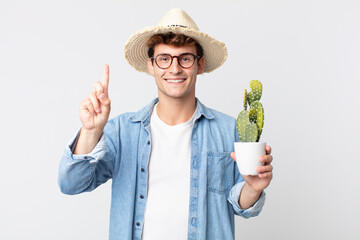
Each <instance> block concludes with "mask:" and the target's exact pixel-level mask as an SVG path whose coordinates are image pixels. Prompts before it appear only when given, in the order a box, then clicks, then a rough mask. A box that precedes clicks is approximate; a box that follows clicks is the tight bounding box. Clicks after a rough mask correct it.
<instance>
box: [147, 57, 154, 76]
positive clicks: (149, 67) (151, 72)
mask: <svg viewBox="0 0 360 240" xmlns="http://www.w3.org/2000/svg"><path fill="white" fill-rule="evenodd" d="M147 67H148V71H149V73H150V74H151V75H152V76H154V65H153V63H152V61H151V58H148V60H147Z"/></svg>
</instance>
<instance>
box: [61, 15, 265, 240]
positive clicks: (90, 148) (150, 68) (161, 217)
mask: <svg viewBox="0 0 360 240" xmlns="http://www.w3.org/2000/svg"><path fill="white" fill-rule="evenodd" d="M226 56H227V52H226V48H225V45H224V44H223V43H221V42H219V41H217V40H215V39H213V38H212V37H210V36H208V35H206V34H204V33H201V32H200V31H199V30H198V28H197V26H196V24H195V23H194V22H193V20H192V19H191V18H190V17H189V16H188V15H187V14H186V13H185V12H184V11H182V10H180V9H173V10H171V11H169V12H168V13H167V14H166V15H165V16H164V17H163V18H162V20H161V21H160V23H159V24H158V26H156V27H153V28H146V29H145V30H143V31H140V32H138V33H135V34H134V35H133V36H132V37H131V38H130V39H129V41H128V43H127V44H126V46H125V57H126V59H127V60H128V61H129V63H130V64H131V65H132V66H133V67H134V68H135V69H137V70H139V71H142V72H146V73H149V74H151V75H152V76H154V78H155V82H156V84H157V87H158V98H156V99H155V100H154V101H152V102H151V103H150V104H148V105H147V106H145V107H144V108H143V109H141V110H140V111H138V112H136V113H125V114H121V115H119V116H117V117H115V118H114V119H111V120H109V121H108V117H109V113H110V99H109V96H108V85H109V68H108V66H107V65H105V67H104V73H103V80H102V82H97V83H96V84H95V86H94V91H92V92H91V93H90V94H89V95H88V97H87V98H86V99H85V100H84V101H82V103H81V106H80V119H81V122H82V128H81V131H80V132H79V133H78V135H77V137H76V138H75V139H74V140H72V141H71V143H70V144H69V147H67V148H66V149H65V152H64V155H63V157H62V160H61V163H60V169H59V186H60V189H61V191H62V192H64V193H66V194H77V193H81V192H85V191H91V190H93V189H95V188H96V187H97V186H99V185H100V184H102V183H105V182H106V181H107V180H108V179H110V178H111V179H112V201H111V214H110V234H109V237H110V239H112V240H114V239H143V240H148V239H153V240H161V239H204V240H205V239H208V240H209V239H221V240H224V239H234V214H237V215H241V216H243V217H246V218H247V217H253V216H256V215H258V214H259V213H260V211H261V209H262V206H263V204H264V200H265V193H264V192H263V190H264V189H265V188H266V187H267V186H268V185H269V183H270V181H271V179H272V166H271V164H270V163H271V161H272V156H271V155H270V151H271V149H270V147H269V146H267V148H266V151H267V155H264V156H261V158H260V159H259V160H260V161H262V162H264V163H265V165H264V166H262V167H259V168H258V172H259V175H258V176H241V175H240V173H239V171H238V169H237V166H236V163H235V162H234V160H235V156H234V153H233V143H234V142H235V141H239V138H238V135H237V131H236V124H235V119H234V118H232V117H230V116H227V115H225V114H222V113H220V112H218V111H215V110H212V109H209V108H207V107H205V106H204V105H203V104H202V103H201V102H200V101H199V100H198V99H197V98H196V97H195V86H196V78H197V75H198V74H201V73H203V72H210V71H212V70H214V69H216V68H217V67H219V66H220V65H222V63H223V62H224V61H225V60H226ZM231 157H232V158H233V159H234V160H232V159H231Z"/></svg>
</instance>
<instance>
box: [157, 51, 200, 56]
mask: <svg viewBox="0 0 360 240" xmlns="http://www.w3.org/2000/svg"><path fill="white" fill-rule="evenodd" d="M161 54H167V55H170V56H172V57H173V56H176V55H171V54H170V53H159V54H156V56H157V55H161ZM183 54H193V55H195V56H196V53H191V52H184V53H181V54H179V55H177V56H180V55H183Z"/></svg>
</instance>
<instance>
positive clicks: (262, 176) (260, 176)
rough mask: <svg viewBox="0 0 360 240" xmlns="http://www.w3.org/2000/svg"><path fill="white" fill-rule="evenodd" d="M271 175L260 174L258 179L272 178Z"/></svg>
mask: <svg viewBox="0 0 360 240" xmlns="http://www.w3.org/2000/svg"><path fill="white" fill-rule="evenodd" d="M272 177H273V173H272V172H266V173H260V174H259V178H272Z"/></svg>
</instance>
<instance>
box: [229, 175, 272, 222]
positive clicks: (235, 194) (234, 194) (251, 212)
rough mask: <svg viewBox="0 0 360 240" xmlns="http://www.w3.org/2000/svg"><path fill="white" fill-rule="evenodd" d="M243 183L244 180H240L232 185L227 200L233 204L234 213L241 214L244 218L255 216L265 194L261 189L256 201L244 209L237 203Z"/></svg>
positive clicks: (260, 208)
mask: <svg viewBox="0 0 360 240" xmlns="http://www.w3.org/2000/svg"><path fill="white" fill-rule="evenodd" d="M244 184H245V181H242V182H240V183H238V184H236V185H234V186H233V187H232V189H231V190H230V194H229V197H228V201H229V202H230V203H231V205H232V206H233V208H234V211H235V214H236V215H239V216H242V217H244V218H250V217H256V216H258V215H259V214H260V212H261V210H262V208H263V206H264V203H265V197H266V194H265V192H264V191H263V192H262V193H261V195H260V197H259V199H258V200H257V201H256V203H255V204H254V205H253V206H252V207H250V208H248V209H246V210H244V209H242V208H241V207H240V205H239V197H240V193H241V190H242V188H243V187H244Z"/></svg>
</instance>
